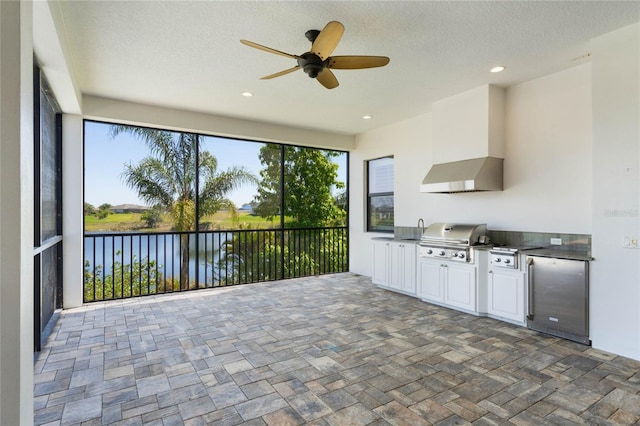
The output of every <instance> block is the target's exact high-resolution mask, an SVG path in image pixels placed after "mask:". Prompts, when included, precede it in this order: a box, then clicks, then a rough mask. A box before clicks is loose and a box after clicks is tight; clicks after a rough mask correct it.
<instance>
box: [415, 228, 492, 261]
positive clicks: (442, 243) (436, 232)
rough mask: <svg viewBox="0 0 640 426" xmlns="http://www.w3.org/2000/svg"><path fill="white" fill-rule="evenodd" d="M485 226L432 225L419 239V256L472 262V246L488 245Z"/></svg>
mask: <svg viewBox="0 0 640 426" xmlns="http://www.w3.org/2000/svg"><path fill="white" fill-rule="evenodd" d="M486 234H487V225H486V224H479V225H477V224H476V225H471V224H453V223H433V224H431V225H429V226H428V227H427V228H426V229H425V230H424V232H423V233H422V237H421V238H420V256H421V257H433V258H438V259H447V260H454V261H458V262H467V263H471V262H473V251H472V246H475V245H486V244H487V243H488V238H487V236H486Z"/></svg>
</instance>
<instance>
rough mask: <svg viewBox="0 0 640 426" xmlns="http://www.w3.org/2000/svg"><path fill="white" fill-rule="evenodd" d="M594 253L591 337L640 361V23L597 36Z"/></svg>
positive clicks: (594, 54) (594, 43)
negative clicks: (627, 242) (636, 242)
mask: <svg viewBox="0 0 640 426" xmlns="http://www.w3.org/2000/svg"><path fill="white" fill-rule="evenodd" d="M592 64H593V65H592V66H593V153H594V154H593V255H594V257H595V259H596V261H595V262H593V263H592V264H591V300H590V306H591V311H590V313H591V337H592V340H593V345H594V346H595V347H597V348H601V349H604V350H608V351H611V352H615V353H618V354H621V355H626V356H628V357H631V358H635V359H640V250H638V249H628V248H623V247H622V246H623V243H624V237H625V236H634V237H639V236H640V213H639V212H640V171H639V169H640V25H638V24H636V25H633V26H631V27H627V28H624V29H621V30H618V31H615V32H613V33H609V34H607V35H605V36H602V37H599V38H597V39H594V40H593V41H592Z"/></svg>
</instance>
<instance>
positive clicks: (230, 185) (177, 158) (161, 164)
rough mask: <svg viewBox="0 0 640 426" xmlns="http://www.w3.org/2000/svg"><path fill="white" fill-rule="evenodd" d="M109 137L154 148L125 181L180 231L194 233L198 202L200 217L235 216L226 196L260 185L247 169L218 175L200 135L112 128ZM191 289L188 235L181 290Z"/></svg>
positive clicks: (128, 169) (127, 169)
mask: <svg viewBox="0 0 640 426" xmlns="http://www.w3.org/2000/svg"><path fill="white" fill-rule="evenodd" d="M109 133H110V136H111V137H112V138H115V137H116V136H117V135H119V134H121V133H129V134H131V135H133V136H135V137H137V138H138V139H140V140H142V141H143V142H144V143H146V145H147V146H148V147H149V150H150V154H151V155H150V156H148V157H145V158H143V159H142V160H141V161H140V163H138V164H137V165H132V164H125V169H124V171H123V173H122V176H123V180H124V182H125V183H126V184H127V186H129V187H130V188H131V189H134V190H136V191H137V192H138V195H139V196H140V198H141V199H142V200H144V201H145V202H146V203H148V204H149V205H160V206H163V207H164V208H166V209H167V210H168V211H169V213H170V215H171V219H172V222H173V229H174V230H175V231H177V232H185V231H194V230H195V226H196V202H197V205H198V216H199V217H198V219H200V218H202V217H203V216H205V215H209V214H213V213H215V212H217V211H220V210H222V209H227V210H228V211H230V212H231V213H232V214H233V215H234V216H235V215H236V214H237V211H236V206H235V204H234V203H233V202H232V201H231V200H229V199H228V198H227V194H228V193H229V192H230V191H232V190H234V189H236V188H238V187H239V186H241V185H243V184H245V183H257V179H256V177H255V176H254V175H253V174H251V173H250V172H249V171H247V170H246V169H244V168H243V167H232V168H230V169H228V170H226V171H219V170H218V161H217V159H216V158H215V157H214V156H213V155H212V154H211V153H210V152H208V151H202V152H201V151H200V138H199V136H198V135H195V134H192V133H176V132H169V131H165V130H156V129H148V128H143V127H133V126H125V125H112V126H111V128H110V132H109ZM196 159H197V162H198V164H197V166H196ZM196 180H197V182H198V184H197V185H196ZM196 186H197V188H196ZM196 194H197V195H196ZM188 288H189V235H188V234H186V233H185V234H181V236H180V289H181V290H185V289H188Z"/></svg>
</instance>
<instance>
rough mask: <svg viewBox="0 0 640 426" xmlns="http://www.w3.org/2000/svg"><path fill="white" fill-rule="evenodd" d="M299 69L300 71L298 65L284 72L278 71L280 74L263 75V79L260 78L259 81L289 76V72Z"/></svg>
mask: <svg viewBox="0 0 640 426" xmlns="http://www.w3.org/2000/svg"><path fill="white" fill-rule="evenodd" d="M299 69H302V68H300V66H299V65H296V66H295V67H293V68H289V69H287V70H284V71H280V72H277V73H274V74H269V75H265V76H264V77H262V78H260V80H269V79H271V78H276V77H280V76H281V75H285V74H289V73H290V72H294V71H298V70H299Z"/></svg>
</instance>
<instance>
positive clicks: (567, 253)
mask: <svg viewBox="0 0 640 426" xmlns="http://www.w3.org/2000/svg"><path fill="white" fill-rule="evenodd" d="M525 254H527V255H530V256H541V257H555V258H558V259H568V260H586V261H591V260H593V257H591V256H590V255H589V253H587V252H584V251H575V250H560V249H556V248H540V249H532V250H526V251H525Z"/></svg>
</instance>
